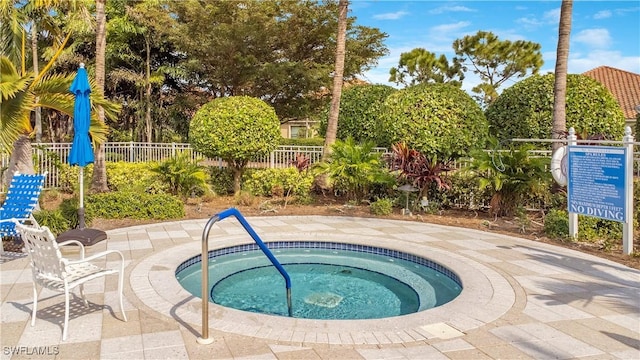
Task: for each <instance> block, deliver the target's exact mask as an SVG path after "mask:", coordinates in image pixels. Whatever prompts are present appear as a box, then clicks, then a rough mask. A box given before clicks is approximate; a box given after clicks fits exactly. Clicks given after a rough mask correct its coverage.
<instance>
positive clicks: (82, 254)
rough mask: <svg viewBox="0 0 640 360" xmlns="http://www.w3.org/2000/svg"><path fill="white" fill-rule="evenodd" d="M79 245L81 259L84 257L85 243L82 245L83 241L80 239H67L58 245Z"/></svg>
mask: <svg viewBox="0 0 640 360" xmlns="http://www.w3.org/2000/svg"><path fill="white" fill-rule="evenodd" d="M72 244H74V245H78V246H80V259H81V260H82V259H84V245H82V243H81V242H80V241H78V240H67V241H63V242H59V243H58V246H59V247H63V246H67V245H72Z"/></svg>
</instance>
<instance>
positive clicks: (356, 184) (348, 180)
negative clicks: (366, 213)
mask: <svg viewBox="0 0 640 360" xmlns="http://www.w3.org/2000/svg"><path fill="white" fill-rule="evenodd" d="M373 147H374V146H373V143H372V142H366V143H364V144H362V145H357V144H356V143H355V142H354V141H353V139H351V138H349V139H347V140H346V141H340V140H338V141H336V142H335V144H334V145H333V147H332V149H333V151H332V153H331V155H330V156H329V160H328V161H324V162H321V163H318V164H316V165H315V167H314V172H315V173H317V174H325V175H328V177H329V180H330V181H331V182H332V183H333V189H334V190H335V191H338V192H343V193H345V194H346V195H347V197H348V198H349V199H351V200H356V201H358V200H362V199H364V198H365V196H366V195H368V194H369V189H370V188H371V187H372V186H373V185H374V184H385V183H389V184H391V183H395V179H394V177H393V175H392V174H391V173H390V172H389V171H388V170H387V169H386V167H385V166H384V161H382V157H381V155H380V154H379V153H373V152H372V150H373Z"/></svg>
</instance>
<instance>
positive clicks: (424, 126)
mask: <svg viewBox="0 0 640 360" xmlns="http://www.w3.org/2000/svg"><path fill="white" fill-rule="evenodd" d="M382 119H383V122H382V123H383V128H382V134H383V135H382V137H383V139H384V141H382V144H381V145H383V146H390V145H391V144H394V143H396V142H399V141H404V142H406V144H407V145H408V146H409V148H412V149H415V150H418V151H420V152H422V153H423V154H425V155H426V156H427V158H431V157H432V156H434V155H435V156H437V157H438V160H440V159H442V160H445V159H455V158H459V157H462V156H465V155H467V154H468V152H469V150H471V149H472V148H476V147H480V148H481V147H483V146H484V144H485V141H486V138H487V135H488V125H487V121H486V119H485V117H484V114H483V113H482V110H481V109H480V106H479V105H478V104H477V103H476V102H475V101H473V99H472V98H471V97H470V96H469V95H468V94H467V93H465V92H464V91H463V90H461V89H458V88H457V87H455V86H452V85H447V84H422V85H417V86H412V87H409V88H406V89H403V90H400V91H397V92H395V93H393V94H391V95H389V96H388V97H387V99H386V100H385V102H384V106H383V115H382Z"/></svg>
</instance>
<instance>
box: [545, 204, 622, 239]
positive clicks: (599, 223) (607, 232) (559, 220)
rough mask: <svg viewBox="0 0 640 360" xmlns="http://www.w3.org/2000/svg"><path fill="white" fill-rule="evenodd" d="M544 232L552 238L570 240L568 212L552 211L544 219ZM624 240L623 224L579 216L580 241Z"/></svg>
mask: <svg viewBox="0 0 640 360" xmlns="http://www.w3.org/2000/svg"><path fill="white" fill-rule="evenodd" d="M544 232H545V234H546V235H547V236H549V237H551V238H560V239H568V238H569V214H568V213H567V211H566V210H551V211H549V213H548V214H547V215H546V216H545V218H544ZM620 239H622V223H620V222H616V221H611V220H604V219H600V218H596V217H592V216H584V215H578V240H581V241H589V242H595V241H598V240H602V241H605V242H606V241H607V240H620Z"/></svg>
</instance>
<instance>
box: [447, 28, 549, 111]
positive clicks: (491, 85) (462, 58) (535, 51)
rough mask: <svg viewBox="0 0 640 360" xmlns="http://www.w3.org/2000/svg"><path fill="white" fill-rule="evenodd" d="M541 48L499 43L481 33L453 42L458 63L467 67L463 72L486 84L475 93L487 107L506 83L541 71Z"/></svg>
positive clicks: (475, 90) (525, 44) (480, 86)
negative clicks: (472, 73) (469, 72)
mask: <svg viewBox="0 0 640 360" xmlns="http://www.w3.org/2000/svg"><path fill="white" fill-rule="evenodd" d="M540 48H541V46H540V44H537V43H534V42H531V41H524V40H517V41H510V40H500V39H498V36H496V35H495V34H493V33H492V32H488V31H478V32H477V33H476V34H475V35H467V36H465V37H463V38H462V39H457V40H455V41H454V42H453V50H454V51H455V53H456V55H457V56H458V58H457V60H456V61H459V62H461V63H463V64H464V71H467V69H468V68H469V67H471V69H472V71H473V72H474V73H475V74H477V75H479V76H480V79H481V80H482V81H483V83H482V84H480V85H477V86H476V87H474V88H473V89H472V91H473V92H475V93H478V94H480V100H481V102H482V103H483V104H486V105H488V104H491V103H492V102H493V101H495V99H496V98H497V97H498V91H497V90H498V88H499V87H500V86H501V85H502V84H504V82H505V81H507V80H509V79H511V78H512V77H514V76H515V77H518V78H521V77H524V76H526V75H527V74H528V73H529V72H531V73H532V74H536V73H537V72H538V70H540V68H541V67H542V63H543V61H542V53H541V52H540Z"/></svg>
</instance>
